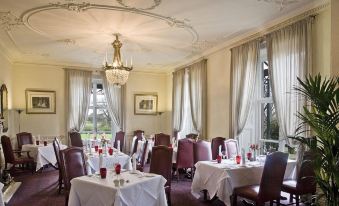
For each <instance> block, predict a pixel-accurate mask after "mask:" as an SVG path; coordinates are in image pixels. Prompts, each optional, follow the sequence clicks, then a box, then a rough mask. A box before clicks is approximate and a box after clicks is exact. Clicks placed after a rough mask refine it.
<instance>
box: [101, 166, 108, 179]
mask: <svg viewBox="0 0 339 206" xmlns="http://www.w3.org/2000/svg"><path fill="white" fill-rule="evenodd" d="M106 175H107V169H106V168H100V176H101V179H105V178H106Z"/></svg>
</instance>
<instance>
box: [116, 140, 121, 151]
mask: <svg viewBox="0 0 339 206" xmlns="http://www.w3.org/2000/svg"><path fill="white" fill-rule="evenodd" d="M117 144H118V145H117V149H118V150H119V152H120V151H121V150H120V140H118V141H117Z"/></svg>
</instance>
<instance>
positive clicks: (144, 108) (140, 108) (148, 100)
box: [134, 94, 158, 115]
mask: <svg viewBox="0 0 339 206" xmlns="http://www.w3.org/2000/svg"><path fill="white" fill-rule="evenodd" d="M157 112H158V95H157V94H134V114H148V115H156V114H157Z"/></svg>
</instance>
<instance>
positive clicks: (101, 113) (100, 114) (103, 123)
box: [96, 109, 112, 133]
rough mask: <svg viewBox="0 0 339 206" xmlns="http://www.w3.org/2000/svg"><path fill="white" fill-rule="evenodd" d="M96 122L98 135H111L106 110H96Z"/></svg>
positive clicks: (109, 120)
mask: <svg viewBox="0 0 339 206" xmlns="http://www.w3.org/2000/svg"><path fill="white" fill-rule="evenodd" d="M96 120H97V129H98V133H101V132H105V133H111V125H112V120H111V117H110V116H109V113H108V111H107V109H97V116H96Z"/></svg>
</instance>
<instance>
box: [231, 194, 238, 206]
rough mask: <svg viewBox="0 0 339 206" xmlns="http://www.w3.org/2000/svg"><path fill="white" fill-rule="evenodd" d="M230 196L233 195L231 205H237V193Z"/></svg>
mask: <svg viewBox="0 0 339 206" xmlns="http://www.w3.org/2000/svg"><path fill="white" fill-rule="evenodd" d="M232 196H233V201H232V204H231V205H232V206H237V201H238V200H237V194H233V195H232Z"/></svg>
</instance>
